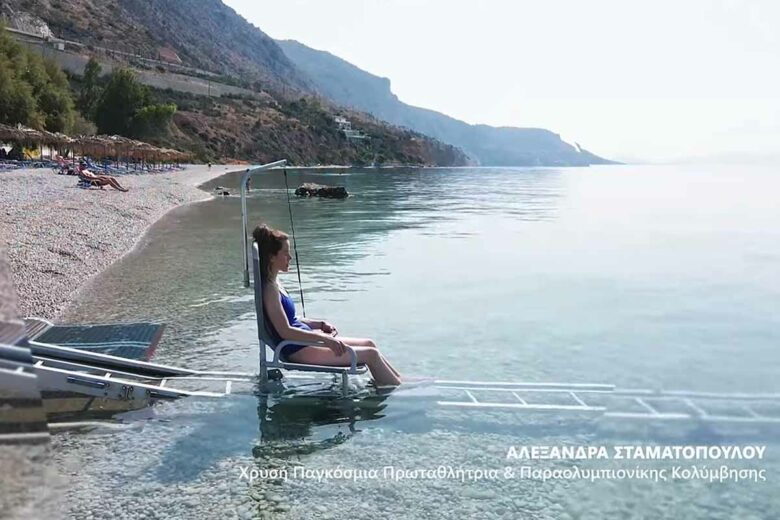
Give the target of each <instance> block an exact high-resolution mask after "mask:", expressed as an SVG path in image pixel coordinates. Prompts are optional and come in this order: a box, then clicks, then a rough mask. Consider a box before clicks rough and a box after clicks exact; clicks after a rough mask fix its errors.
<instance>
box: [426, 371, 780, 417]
mask: <svg viewBox="0 0 780 520" xmlns="http://www.w3.org/2000/svg"><path fill="white" fill-rule="evenodd" d="M430 386H431V388H432V389H434V391H435V393H436V394H437V395H438V396H440V398H437V399H436V404H437V405H438V406H442V407H451V408H458V409H461V410H464V411H466V410H472V411H477V410H482V411H485V410H501V411H507V412H518V413H528V414H531V413H558V414H589V415H593V416H598V417H600V418H604V419H616V420H626V421H694V422H701V423H717V424H726V423H730V424H754V425H780V393H720V392H694V391H670V390H667V391H664V390H650V389H621V388H616V387H615V385H609V384H571V383H522V382H518V383H511V382H504V383H501V382H475V381H446V380H439V381H433V382H432V383H431V384H430Z"/></svg>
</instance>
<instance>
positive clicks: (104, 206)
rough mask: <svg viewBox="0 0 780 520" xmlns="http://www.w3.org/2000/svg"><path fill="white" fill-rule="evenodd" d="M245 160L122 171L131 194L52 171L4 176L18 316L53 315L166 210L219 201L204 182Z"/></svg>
mask: <svg viewBox="0 0 780 520" xmlns="http://www.w3.org/2000/svg"><path fill="white" fill-rule="evenodd" d="M245 168H246V166H245V165H227V166H225V165H214V166H213V167H212V168H211V169H209V168H208V167H207V166H206V165H187V166H186V168H185V169H183V170H177V171H173V172H168V173H158V174H141V175H126V176H118V180H119V182H120V183H121V184H122V185H124V186H126V187H127V188H129V190H130V191H128V192H126V193H122V192H119V191H116V190H114V189H112V188H106V189H104V190H98V189H89V190H85V189H81V188H77V187H76V183H77V181H78V179H77V178H76V177H74V176H66V175H56V174H54V173H52V171H51V170H50V169H35V170H16V171H11V172H3V173H0V180H2V186H3V190H1V191H0V207H2V208H3V210H2V212H0V238H1V239H2V244H0V249H2V250H4V252H5V254H6V260H7V262H8V266H9V267H10V271H11V276H12V279H13V285H14V287H15V289H16V294H17V302H16V303H17V305H18V310H19V314H20V316H21V317H24V316H38V317H41V318H45V319H49V320H55V319H56V318H57V317H59V316H60V315H61V314H62V312H63V311H64V310H65V309H66V308H67V306H68V305H69V304H70V303H71V302H72V301H73V300H74V299H75V298H77V297H78V295H79V293H80V292H81V290H82V289H84V288H85V287H86V286H88V285H89V282H90V281H92V279H94V278H95V276H97V275H98V274H100V273H102V272H103V271H104V270H105V269H107V268H108V267H109V266H111V265H112V264H113V263H115V262H116V261H117V260H119V259H121V258H122V257H124V256H125V255H126V254H128V253H129V252H131V251H133V250H134V249H135V248H136V247H137V245H138V244H139V243H140V241H141V239H142V238H143V237H144V236H145V235H146V232H147V231H148V230H149V228H150V227H151V226H152V225H153V224H154V223H155V222H157V221H158V220H160V219H161V218H163V217H164V216H165V215H166V214H167V213H168V212H169V211H171V210H173V209H175V208H178V207H181V206H184V205H187V204H191V203H194V202H201V201H205V200H209V199H212V198H214V195H213V194H210V193H208V192H207V191H205V190H203V189H201V188H200V187H199V186H201V185H202V184H204V183H206V182H208V181H210V180H213V179H215V178H217V177H221V176H223V175H225V174H228V173H232V172H236V171H240V170H243V169H245Z"/></svg>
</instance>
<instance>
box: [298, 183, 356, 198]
mask: <svg viewBox="0 0 780 520" xmlns="http://www.w3.org/2000/svg"><path fill="white" fill-rule="evenodd" d="M295 194H296V195H297V196H299V197H322V198H325V199H346V198H347V197H349V193H347V188H345V187H344V186H324V185H322V184H314V183H312V182H307V183H305V184H301V185H300V186H298V189H296V190H295Z"/></svg>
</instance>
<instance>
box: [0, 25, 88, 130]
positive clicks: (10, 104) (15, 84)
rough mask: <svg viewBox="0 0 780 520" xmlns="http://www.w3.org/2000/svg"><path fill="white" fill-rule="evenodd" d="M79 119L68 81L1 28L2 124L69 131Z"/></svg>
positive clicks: (0, 92)
mask: <svg viewBox="0 0 780 520" xmlns="http://www.w3.org/2000/svg"><path fill="white" fill-rule="evenodd" d="M76 118H77V112H76V110H75V108H74V103H73V96H72V93H71V90H70V86H69V84H68V78H67V77H66V76H65V74H64V73H63V72H62V70H60V68H59V67H58V66H57V65H56V64H55V63H53V62H52V61H49V60H46V59H44V58H43V57H42V56H40V55H39V54H36V53H34V52H31V51H29V50H27V49H26V48H25V47H23V46H22V45H20V44H18V43H17V42H16V41H14V40H13V39H12V38H11V37H10V36H8V33H7V32H6V31H5V28H3V27H1V26H0V122H2V123H6V124H17V123H21V124H23V125H25V126H29V127H31V128H35V129H38V130H49V131H51V132H70V131H71V129H72V127H73V125H74V122H75V120H76Z"/></svg>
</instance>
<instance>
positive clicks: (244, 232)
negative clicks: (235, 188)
mask: <svg viewBox="0 0 780 520" xmlns="http://www.w3.org/2000/svg"><path fill="white" fill-rule="evenodd" d="M286 164H287V159H282V160H281V161H276V162H272V163H268V164H263V165H261V166H258V167H256V168H248V169H247V170H246V171H245V172H244V175H242V176H241V247H242V249H241V250H242V251H243V252H244V287H249V262H250V258H249V247H248V240H249V229H248V225H247V212H246V181H247V180H249V177H250V176H251V175H252V174H253V173H257V172H260V171H264V170H270V169H271V168H278V167H279V166H285V165H286Z"/></svg>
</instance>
